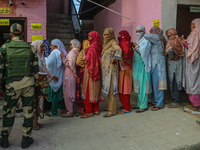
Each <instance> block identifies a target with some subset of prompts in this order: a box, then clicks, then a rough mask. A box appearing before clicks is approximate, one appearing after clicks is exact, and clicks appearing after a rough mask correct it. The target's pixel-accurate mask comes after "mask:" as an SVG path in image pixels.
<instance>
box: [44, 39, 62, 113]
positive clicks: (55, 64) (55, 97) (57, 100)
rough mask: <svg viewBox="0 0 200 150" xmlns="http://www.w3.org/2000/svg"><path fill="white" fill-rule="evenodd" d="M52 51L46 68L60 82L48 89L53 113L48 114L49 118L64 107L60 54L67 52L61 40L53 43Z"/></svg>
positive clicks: (52, 82) (50, 84)
mask: <svg viewBox="0 0 200 150" xmlns="http://www.w3.org/2000/svg"><path fill="white" fill-rule="evenodd" d="M51 50H52V52H51V54H50V55H49V56H48V58H46V66H47V69H48V71H49V72H50V73H51V74H53V75H54V76H57V77H58V81H57V82H55V81H51V82H50V83H49V88H48V89H47V92H48V97H47V100H48V101H50V102H52V108H51V112H50V113H47V114H46V115H48V116H53V115H57V113H58V111H59V110H61V109H63V107H64V104H63V95H62V75H63V64H62V59H61V57H60V54H61V53H62V51H65V47H64V45H63V43H62V42H61V41H60V40H58V39H54V40H52V41H51Z"/></svg>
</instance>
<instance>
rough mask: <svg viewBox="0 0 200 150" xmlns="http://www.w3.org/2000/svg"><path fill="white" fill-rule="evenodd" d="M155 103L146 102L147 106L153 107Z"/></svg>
mask: <svg viewBox="0 0 200 150" xmlns="http://www.w3.org/2000/svg"><path fill="white" fill-rule="evenodd" d="M156 104H157V103H152V102H148V106H155V105H156Z"/></svg>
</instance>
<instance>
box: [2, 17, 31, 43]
mask: <svg viewBox="0 0 200 150" xmlns="http://www.w3.org/2000/svg"><path fill="white" fill-rule="evenodd" d="M1 19H10V20H22V21H24V31H23V32H24V41H27V17H1ZM10 25H11V24H10Z"/></svg>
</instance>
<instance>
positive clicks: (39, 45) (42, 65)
mask: <svg viewBox="0 0 200 150" xmlns="http://www.w3.org/2000/svg"><path fill="white" fill-rule="evenodd" d="M31 45H32V46H33V47H34V48H35V49H36V53H37V56H38V65H39V71H40V72H43V73H47V79H48V81H51V80H54V81H58V77H56V76H54V75H52V74H51V73H50V72H49V71H48V70H47V67H46V62H45V58H44V55H43V52H44V50H45V44H44V41H41V40H35V41H33V42H32V44H31ZM39 90H40V89H39ZM37 100H38V101H37ZM37 100H36V109H37V110H35V111H34V118H33V129H34V130H38V129H40V128H42V127H43V125H42V124H40V123H38V119H39V115H38V113H39V112H40V110H41V108H40V107H39V103H40V102H42V101H43V97H42V96H40V95H38V98H37ZM39 101H40V102H39ZM36 111H37V112H38V113H36Z"/></svg>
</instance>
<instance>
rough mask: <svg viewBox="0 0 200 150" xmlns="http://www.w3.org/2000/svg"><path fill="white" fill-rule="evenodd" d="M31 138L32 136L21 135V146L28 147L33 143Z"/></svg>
mask: <svg viewBox="0 0 200 150" xmlns="http://www.w3.org/2000/svg"><path fill="white" fill-rule="evenodd" d="M33 142H34V141H33V138H32V137H25V136H23V137H22V143H21V144H22V148H28V147H29V146H30V145H31V144H33Z"/></svg>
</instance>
